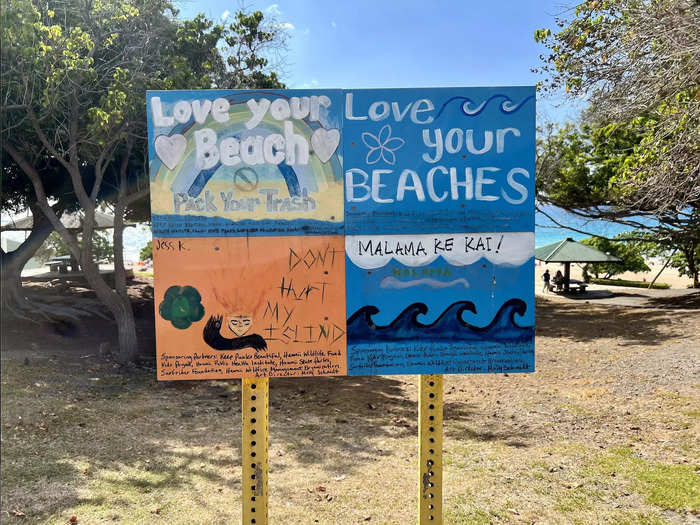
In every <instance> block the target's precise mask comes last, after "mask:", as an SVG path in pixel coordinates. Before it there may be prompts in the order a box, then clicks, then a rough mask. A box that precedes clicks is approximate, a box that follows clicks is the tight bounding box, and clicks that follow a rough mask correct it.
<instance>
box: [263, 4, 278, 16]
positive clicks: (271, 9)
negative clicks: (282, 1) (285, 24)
mask: <svg viewBox="0 0 700 525" xmlns="http://www.w3.org/2000/svg"><path fill="white" fill-rule="evenodd" d="M265 12H266V13H267V14H268V15H270V16H280V15H281V14H282V11H280V6H279V4H272V5H270V6H268V7H267V8H266V9H265Z"/></svg>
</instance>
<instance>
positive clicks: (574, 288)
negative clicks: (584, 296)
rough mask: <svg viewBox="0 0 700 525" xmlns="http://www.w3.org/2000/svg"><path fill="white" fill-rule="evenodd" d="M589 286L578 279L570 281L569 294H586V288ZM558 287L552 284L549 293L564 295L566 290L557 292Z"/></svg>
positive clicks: (562, 284)
mask: <svg viewBox="0 0 700 525" xmlns="http://www.w3.org/2000/svg"><path fill="white" fill-rule="evenodd" d="M561 286H564V283H563V282H562V283H561ZM587 287H588V285H587V284H586V283H584V282H583V281H579V280H577V279H569V292H574V293H584V292H585V291H586V288H587ZM556 288H557V285H556V283H554V282H552V283H551V284H550V285H549V291H550V292H555V293H563V292H564V290H563V289H562V290H557V289H556Z"/></svg>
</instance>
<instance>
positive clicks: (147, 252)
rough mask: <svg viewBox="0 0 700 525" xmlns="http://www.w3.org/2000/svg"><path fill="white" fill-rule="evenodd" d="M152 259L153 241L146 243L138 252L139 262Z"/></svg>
mask: <svg viewBox="0 0 700 525" xmlns="http://www.w3.org/2000/svg"><path fill="white" fill-rule="evenodd" d="M151 259H153V241H148V242H147V243H146V246H144V247H143V248H141V251H140V252H139V261H149V260H151Z"/></svg>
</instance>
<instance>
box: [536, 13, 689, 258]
mask: <svg viewBox="0 0 700 525" xmlns="http://www.w3.org/2000/svg"><path fill="white" fill-rule="evenodd" d="M557 23H558V25H559V28H560V30H559V31H558V32H556V33H552V32H551V31H549V30H545V29H541V30H538V31H536V32H535V39H536V40H537V41H540V42H542V43H544V45H545V46H546V47H547V49H548V53H547V54H546V55H544V56H542V59H543V61H544V65H543V66H542V67H541V68H539V69H538V71H540V72H542V73H545V74H546V75H548V76H547V78H546V79H545V80H544V82H543V83H542V85H541V87H542V90H543V91H544V92H545V93H548V92H552V91H556V90H559V89H562V88H563V89H564V90H565V91H566V92H567V93H568V95H569V97H572V98H574V97H576V98H580V97H586V98H587V101H588V102H589V106H588V108H587V109H586V110H585V111H584V113H583V116H582V121H581V123H579V124H578V125H573V124H567V125H564V126H562V127H561V128H559V129H555V128H553V127H551V126H550V127H548V128H547V129H545V134H544V137H541V138H540V140H539V142H538V161H537V182H536V187H537V196H538V201H539V202H540V203H545V204H553V205H555V206H560V207H562V208H564V209H566V210H567V211H569V212H571V213H574V214H576V215H578V216H580V217H583V218H586V219H606V220H612V221H615V222H618V223H621V224H625V225H627V226H629V227H630V228H631V229H635V230H636V232H635V233H634V234H629V235H628V237H627V239H628V240H634V239H636V240H638V241H653V242H655V243H656V244H657V245H659V247H660V249H662V250H681V249H682V250H687V249H688V248H689V247H692V246H695V245H697V244H698V242H700V184H698V183H697V181H698V179H699V178H700V148H698V140H697V130H698V129H700V86H699V84H698V78H700V4H698V3H697V2H691V1H689V0H600V1H597V0H593V1H586V2H583V3H581V4H579V5H578V6H577V7H576V8H575V9H574V10H573V18H572V19H571V20H565V19H558V20H557ZM545 213H546V212H545ZM555 222H556V221H555ZM630 235H634V238H633V237H630ZM692 249H694V248H692ZM692 249H691V251H692Z"/></svg>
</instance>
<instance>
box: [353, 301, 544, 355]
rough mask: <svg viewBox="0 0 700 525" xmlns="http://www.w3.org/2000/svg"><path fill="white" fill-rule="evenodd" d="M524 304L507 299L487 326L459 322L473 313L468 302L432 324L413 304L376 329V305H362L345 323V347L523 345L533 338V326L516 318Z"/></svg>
mask: <svg viewBox="0 0 700 525" xmlns="http://www.w3.org/2000/svg"><path fill="white" fill-rule="evenodd" d="M526 309H527V305H526V304H525V302H524V301H522V300H521V299H509V300H508V301H506V302H505V303H503V305H502V306H501V308H500V309H499V310H498V313H497V314H496V315H495V317H494V318H493V319H492V320H491V322H490V323H489V324H488V326H485V327H478V326H473V325H471V324H469V323H467V322H465V321H464V320H463V319H462V314H463V313H464V312H466V311H470V312H473V313H476V307H475V306H474V303H472V302H471V301H457V302H455V303H453V304H451V305H450V306H448V307H447V308H446V309H445V311H444V312H443V313H442V314H441V315H440V317H438V318H437V319H436V320H435V321H434V322H432V323H430V324H423V323H421V322H420V321H419V320H418V316H419V315H423V314H426V313H427V312H428V307H427V306H426V305H425V304H424V303H413V304H412V305H410V306H408V307H407V308H406V309H404V310H403V311H402V312H401V313H400V314H399V315H398V316H397V317H396V319H394V320H393V321H392V322H391V323H390V324H388V325H385V326H378V325H376V324H374V322H373V321H372V317H373V316H374V315H375V314H377V313H379V309H378V308H377V307H376V306H371V305H369V306H363V307H362V308H360V309H359V310H357V311H356V312H355V313H354V314H352V315H351V316H350V318H349V319H348V323H347V337H348V344H362V343H376V342H396V341H408V340H413V341H430V342H435V341H455V342H457V341H459V342H464V341H467V342H472V341H473V342H489V341H493V342H499V343H515V342H525V341H529V340H531V339H532V338H533V336H534V333H535V330H534V327H532V326H527V327H522V326H519V325H518V324H517V323H516V321H515V315H516V314H517V315H520V316H522V315H523V314H524V313H525V310H526Z"/></svg>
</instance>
